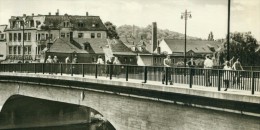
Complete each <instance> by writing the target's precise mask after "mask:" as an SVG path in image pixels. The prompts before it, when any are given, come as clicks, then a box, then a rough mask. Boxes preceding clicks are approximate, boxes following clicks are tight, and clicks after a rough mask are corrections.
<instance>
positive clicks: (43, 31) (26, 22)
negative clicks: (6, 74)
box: [6, 12, 107, 63]
mask: <svg viewBox="0 0 260 130" xmlns="http://www.w3.org/2000/svg"><path fill="white" fill-rule="evenodd" d="M9 23H10V26H9V28H7V29H6V34H7V52H6V54H7V60H6V62H14V63H16V62H19V61H22V60H23V59H24V60H25V61H27V62H28V61H29V62H40V61H43V59H42V58H44V57H45V56H42V55H44V54H45V52H46V51H48V49H49V48H50V46H51V45H52V44H53V43H54V42H55V41H56V40H57V39H59V38H69V37H70V35H72V37H74V38H90V39H106V38H107V32H106V31H107V29H106V27H105V26H104V24H103V22H102V20H101V19H100V17H99V16H89V15H88V13H86V15H85V16H77V15H68V14H65V15H59V12H57V13H56V14H55V15H51V14H50V13H49V15H37V16H36V15H34V14H32V15H31V16H26V15H25V14H24V15H23V16H12V17H11V18H10V19H9ZM23 46H24V49H23ZM23 52H24V56H23Z"/></svg>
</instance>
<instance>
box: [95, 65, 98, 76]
mask: <svg viewBox="0 0 260 130" xmlns="http://www.w3.org/2000/svg"><path fill="white" fill-rule="evenodd" d="M97 71H98V65H97V64H96V66H95V78H97V73H98V72H97Z"/></svg>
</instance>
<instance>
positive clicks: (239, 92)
mask: <svg viewBox="0 0 260 130" xmlns="http://www.w3.org/2000/svg"><path fill="white" fill-rule="evenodd" d="M0 75H11V76H29V77H30V76H32V77H43V78H44V77H45V78H46V77H47V78H60V79H64V78H65V79H67V78H70V77H73V78H79V79H88V81H89V82H94V83H96V81H102V82H99V83H108V82H117V84H118V83H119V84H120V83H134V84H133V85H132V86H131V87H137V88H140V87H141V88H144V89H149V87H143V86H144V84H145V85H146V86H150V85H152V86H157V89H156V90H161V91H168V90H169V88H180V89H178V90H182V89H186V90H199V91H200V92H201V93H203V94H205V93H207V92H217V93H223V94H232V95H241V96H250V97H251V96H253V97H260V92H255V94H254V95H252V94H251V91H246V90H238V89H232V88H229V89H228V90H227V91H224V88H221V91H218V88H217V87H205V86H198V85H193V86H192V88H189V85H188V84H178V83H173V85H169V84H168V85H165V84H162V83H161V82H158V81H147V83H143V81H144V80H142V79H140V80H138V79H129V80H128V81H126V79H125V78H120V77H119V78H115V77H113V79H112V80H111V79H110V78H109V77H106V76H99V77H98V78H95V76H91V75H85V76H84V77H82V75H77V74H74V75H73V76H71V75H70V74H62V75H59V74H46V73H45V74H42V73H37V74H35V73H17V72H16V73H10V72H1V73H0ZM137 84H139V85H137ZM158 87H159V89H158ZM259 103H260V101H259Z"/></svg>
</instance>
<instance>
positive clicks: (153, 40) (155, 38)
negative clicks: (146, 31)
mask: <svg viewBox="0 0 260 130" xmlns="http://www.w3.org/2000/svg"><path fill="white" fill-rule="evenodd" d="M152 44H153V45H152V52H154V50H155V49H156V47H157V25H156V22H153V24H152Z"/></svg>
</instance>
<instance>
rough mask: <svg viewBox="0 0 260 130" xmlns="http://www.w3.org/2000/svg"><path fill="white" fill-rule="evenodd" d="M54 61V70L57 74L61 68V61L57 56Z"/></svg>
mask: <svg viewBox="0 0 260 130" xmlns="http://www.w3.org/2000/svg"><path fill="white" fill-rule="evenodd" d="M53 63H54V72H55V74H57V73H58V70H59V66H58V65H57V64H58V63H59V59H58V58H57V56H54V58H53Z"/></svg>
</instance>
